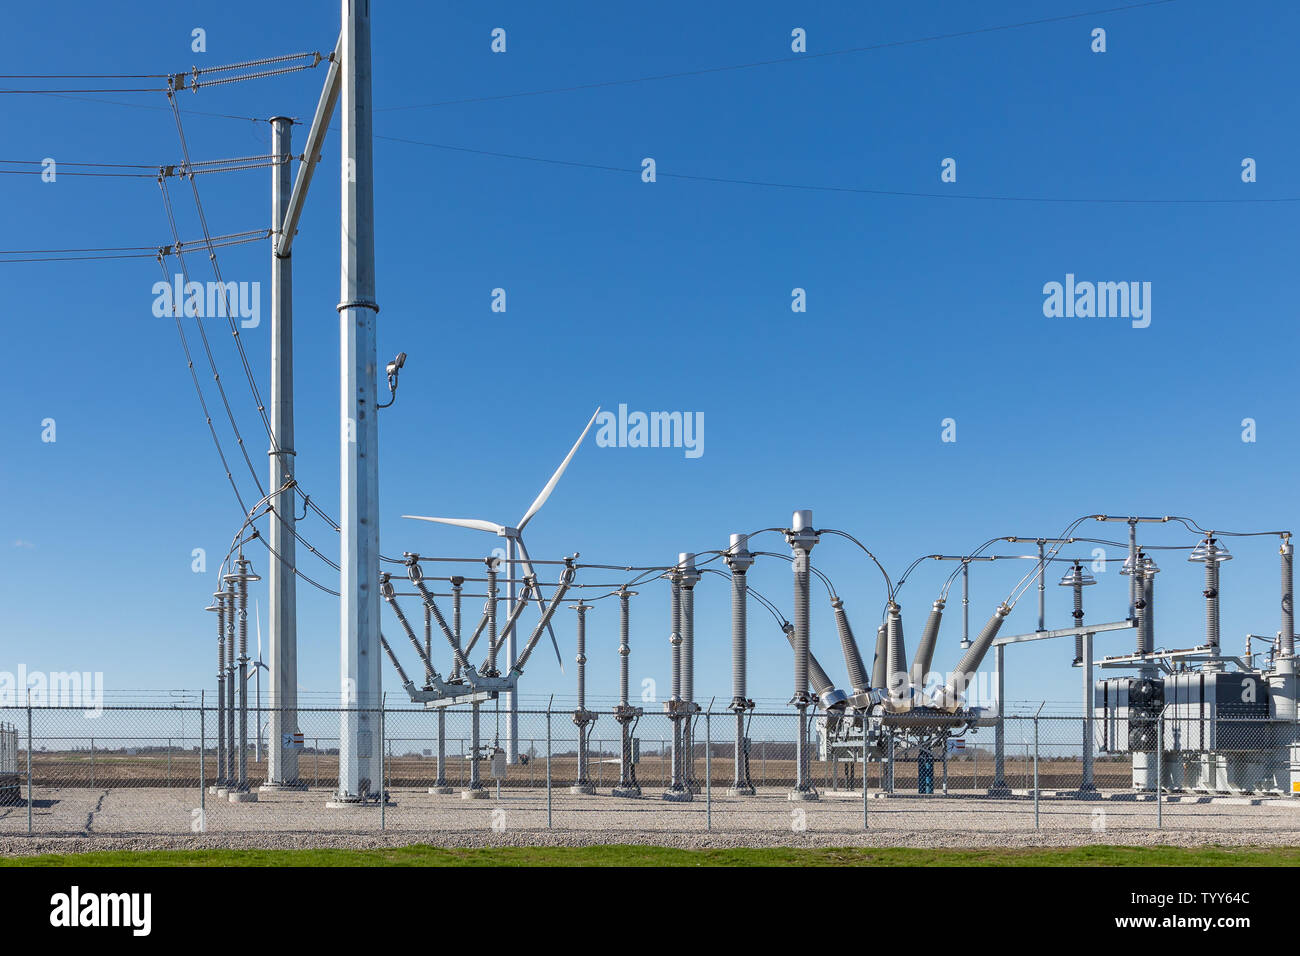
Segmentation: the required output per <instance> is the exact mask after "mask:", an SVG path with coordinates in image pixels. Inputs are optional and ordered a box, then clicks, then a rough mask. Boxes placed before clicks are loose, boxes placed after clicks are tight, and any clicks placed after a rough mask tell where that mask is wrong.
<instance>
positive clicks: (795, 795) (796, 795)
mask: <svg viewBox="0 0 1300 956" xmlns="http://www.w3.org/2000/svg"><path fill="white" fill-rule="evenodd" d="M785 798H786V799H787V800H791V801H794V802H796V803H801V802H802V803H812V802H813V801H815V800H820V799H821V794H819V793H818V792H817V791H816V790H813V789H812V788H811V787H810V788H809V789H807V790H791V791H790V792H789V793H787V794H786V795H785Z"/></svg>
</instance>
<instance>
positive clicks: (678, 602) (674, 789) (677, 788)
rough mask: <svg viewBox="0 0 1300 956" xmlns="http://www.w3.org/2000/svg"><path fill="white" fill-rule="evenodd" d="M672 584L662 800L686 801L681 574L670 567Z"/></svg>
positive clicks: (687, 798)
mask: <svg viewBox="0 0 1300 956" xmlns="http://www.w3.org/2000/svg"><path fill="white" fill-rule="evenodd" d="M668 580H669V582H670V584H671V585H672V628H673V630H672V634H671V635H670V636H669V638H668V642H669V643H670V644H671V645H672V649H673V688H672V690H673V694H672V697H671V698H669V700H668V703H667V704H666V705H665V708H664V709H665V710H666V711H667V712H668V719H669V720H670V721H671V722H672V725H673V740H672V776H671V779H670V780H669V782H668V789H667V790H665V791H664V794H663V797H664V799H665V800H679V801H686V800H690V799H691V791H690V789H689V788H688V787H687V786H686V773H685V760H684V757H685V750H684V747H685V741H684V740H683V738H682V722H683V718H684V717H685V715H686V702H685V701H684V700H683V699H682V574H681V572H680V571H678V570H674V571H673V572H672V573H671V574H670V575H669V577H668Z"/></svg>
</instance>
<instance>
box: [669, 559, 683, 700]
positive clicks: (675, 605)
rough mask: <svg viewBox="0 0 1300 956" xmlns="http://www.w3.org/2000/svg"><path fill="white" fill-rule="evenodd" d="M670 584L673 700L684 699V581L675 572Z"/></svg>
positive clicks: (671, 576) (670, 578)
mask: <svg viewBox="0 0 1300 956" xmlns="http://www.w3.org/2000/svg"><path fill="white" fill-rule="evenodd" d="M668 580H669V582H670V584H671V586H672V618H673V621H672V633H671V634H669V635H668V643H669V644H671V645H672V655H673V656H672V675H673V678H672V679H673V686H672V691H673V694H672V700H675V701H676V700H681V699H682V579H681V575H680V574H679V573H678V572H676V571H674V572H673V573H672V574H671V575H670V576H669V579H668Z"/></svg>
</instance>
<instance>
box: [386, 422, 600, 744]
mask: <svg viewBox="0 0 1300 956" xmlns="http://www.w3.org/2000/svg"><path fill="white" fill-rule="evenodd" d="M599 414H600V408H599V407H598V408H597V409H596V411H595V412H593V413H592V416H591V420H590V421H588V422H587V427H586V428H584V429H583V430H582V434H581V435H579V436H578V440H577V441H576V442H574V443H573V447H572V448H570V449H569V453H568V454H567V455H565V456H564V461H562V462H560V467H559V468H557V469H555V474H553V475H551V480H550V481H548V482H547V483H546V485H545V486H544V487H543V488H542V490H541V493H540V494H539V495H538V496H537V497H536V498H534V499H533V503H532V504H531V505H529V506H528V510H527V511H525V512H524V516H523V517H522V518H520V519H519V521H518V523H517V524H516V525H515V526H514V527H510V526H509V525H503V524H497V523H496V522H495V521H484V520H483V519H481V518H426V517H424V516H423V515H402V517H403V518H414V519H415V520H417V521H434V522H437V523H438V524H449V525H454V526H455V527H458V528H471V529H473V530H475V531H488V532H491V533H492V534H495V535H498V536H500V537H502V538H505V539H506V571H507V574H508V578H507V581H506V602H507V605H508V606H509V607H514V603H515V581H516V580H517V576H516V574H515V564H516V562H518V563H520V564H522V565H523V568H524V573H525V574H532V573H533V565H532V559H531V558H530V557H529V554H528V547H527V546H526V545H525V544H524V538H523V531H524V528H526V527H527V526H528V522H530V521H532V520H533V518H534V517H535V516H536V515H537V512H539V511H541V510H542V505H544V504H546V499H547V498H549V497H550V496H551V492H552V491H554V490H555V486H556V485H557V484H559V482H560V478H561V477H563V475H564V470H565V469H566V468H568V467H569V462H571V461H573V456H574V455H576V454H577V453H578V448H579V447H580V446H581V445H582V442H583V440H584V439H585V438H586V437H587V432H589V431H591V426H592V425H594V424H595V423H596V416H597V415H599ZM516 552H518V557H516ZM533 597H534V599H535V600H536V602H537V606H538V608H539V609H541V610H542V611H543V612H544V611H545V609H546V599H545V597H544V596H543V595H542V591H541V589H540V588H535V589H534V590H533ZM546 630H547V632H548V633H549V634H550V635H551V646H552V647H554V648H555V659H556V660H557V661H559V662H560V669H561V670H563V669H564V660H563V658H561V657H560V643H559V641H557V640H556V639H555V630H554V629H553V628H552V627H551V625H550V624H549V623H548V624H547V625H546ZM503 637H504V640H505V642H506V662H507V666H508V667H512V666H514V662H515V634H514V628H513V627H511V628H510V630H509V631H507V633H506V634H505V635H503ZM508 709H509V713H510V720H509V730H510V733H509V735H508V740H507V744H508V746H507V759H508V760H509V762H510V763H516V762H517V761H518V754H517V753H516V747H517V742H518V739H519V738H518V734H516V733H515V720H516V719H517V714H516V712H515V706H514V694H513V693H512V694H511V695H510V701H509V708H508Z"/></svg>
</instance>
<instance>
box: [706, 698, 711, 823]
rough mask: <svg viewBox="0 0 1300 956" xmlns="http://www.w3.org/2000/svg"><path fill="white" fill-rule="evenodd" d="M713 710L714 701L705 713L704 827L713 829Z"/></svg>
mask: <svg viewBox="0 0 1300 956" xmlns="http://www.w3.org/2000/svg"><path fill="white" fill-rule="evenodd" d="M712 711H713V702H712V701H709V709H708V710H707V711H705V713H704V829H706V830H712V829H713V733H712V730H711V728H710V727H709V716H710V714H711V713H712Z"/></svg>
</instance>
